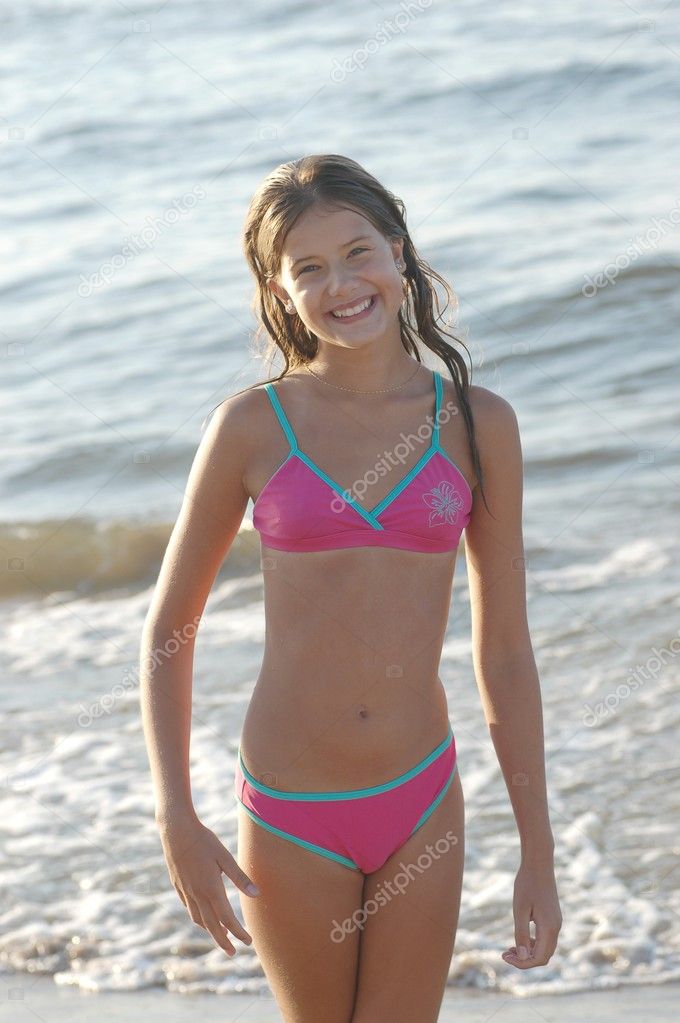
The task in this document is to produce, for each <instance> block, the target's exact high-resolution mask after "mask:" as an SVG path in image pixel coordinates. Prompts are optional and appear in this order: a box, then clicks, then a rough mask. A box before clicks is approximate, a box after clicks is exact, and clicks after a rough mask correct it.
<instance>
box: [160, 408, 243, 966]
mask: <svg viewBox="0 0 680 1023" xmlns="http://www.w3.org/2000/svg"><path fill="white" fill-rule="evenodd" d="M249 397H250V396H249V394H248V393H247V392H246V393H245V394H244V395H243V396H241V395H237V396H235V397H233V398H231V399H229V400H227V401H226V402H224V403H223V405H221V406H220V407H219V409H218V410H217V412H216V413H215V415H214V416H213V418H212V419H211V421H210V423H209V425H208V427H207V428H206V431H205V433H204V435H203V437H202V439H201V442H200V445H199V448H198V451H197V453H196V456H195V458H194V462H193V465H192V467H191V472H190V474H189V479H188V483H187V487H186V491H185V494H184V500H183V502H182V507H181V510H180V513H179V517H178V519H177V522H176V523H175V526H174V529H173V531H172V534H171V536H170V540H169V542H168V546H167V549H166V551H165V555H164V558H163V562H162V564H161V569H160V574H159V577H158V582H157V584H156V588H155V590H154V594H153V599H152V602H151V605H150V608H149V611H148V613H147V617H146V621H145V623H144V629H143V633H142V641H141V650H140V700H141V711H142V723H143V729H144V737H145V741H146V747H147V753H148V756H149V764H150V768H151V775H152V781H153V788H154V796H155V816H156V823H157V825H158V827H159V830H160V833H161V838H162V841H163V846H164V852H165V855H166V860H167V862H168V866H169V869H170V875H171V878H172V881H173V884H174V886H175V888H176V890H177V892H178V894H179V896H180V898H181V899H182V902H184V904H185V905H187V908H188V909H189V910H190V915H191V917H192V919H193V920H194V922H195V923H198V924H200V925H204V926H206V929H208V930H210V932H211V934H213V936H214V937H215V940H216V941H217V942H218V944H220V945H221V946H222V947H223V948H224V949H225V951H227V952H228V951H229V950H230V949H232V950H233V947H232V946H231V945H230V944H229V942H228V941H226V939H225V937H224V935H223V933H222V931H221V929H220V925H219V920H221V921H222V922H223V923H224V924H225V925H228V926H229V927H230V928H231V929H232V930H233V931H234V933H235V934H237V935H238V936H239V937H240V938H241V939H242V940H246V941H248V942H249V935H248V934H247V932H246V931H245V930H244V929H243V928H242V927H241V925H240V923H239V922H238V920H237V919H236V917H235V916H234V914H233V910H231V907H230V906H229V902H228V900H227V898H226V894H225V891H224V887H223V885H222V883H221V875H220V873H219V872H218V871H217V869H216V867H215V864H216V863H217V864H218V866H219V867H220V868H221V870H224V872H225V873H227V875H228V876H229V877H230V878H231V879H232V880H233V882H234V884H236V885H237V887H238V888H240V889H241V890H243V891H245V890H246V886H247V885H248V884H249V882H250V879H249V878H248V877H247V875H246V874H245V873H244V872H243V871H242V870H241V869H240V868H239V867H238V864H237V863H236V861H235V860H234V858H233V856H231V854H230V853H229V851H228V850H227V849H225V847H224V846H222V844H221V843H220V841H219V839H218V838H217V836H215V835H213V834H212V832H209V831H208V829H207V828H204V827H203V825H201V823H200V821H199V820H198V817H197V815H196V812H195V809H194V806H193V803H192V798H191V784H190V778H189V746H190V733H191V696H192V669H193V656H194V636H195V632H196V629H197V627H198V624H199V621H200V618H201V615H202V613H203V609H204V607H205V603H206V600H207V598H208V595H209V593H210V590H211V588H212V585H213V582H214V580H215V577H216V575H217V572H218V570H219V568H220V565H221V563H222V561H223V559H224V557H225V555H226V553H227V551H228V550H229V548H230V547H231V544H232V542H233V540H234V537H235V536H236V534H237V532H238V530H239V526H240V524H241V522H242V520H243V515H244V512H245V509H246V505H247V502H248V496H249V495H248V493H247V492H246V489H245V487H244V484H243V476H244V471H245V467H246V464H247V460H248V453H249V446H248V437H249V436H250V435H251V434H252V428H250V427H249V423H248V417H247V414H246V409H247V408H249V407H250V406H249V403H248V400H249ZM189 848H190V849H191V853H190V855H189V853H188V851H187V850H188V849H189ZM201 877H203V878H205V881H204V880H201ZM216 879H217V880H219V881H220V883H219V887H218V885H217V884H216ZM220 892H221V894H220ZM187 896H188V897H187ZM195 907H198V912H197V911H196V908H195Z"/></svg>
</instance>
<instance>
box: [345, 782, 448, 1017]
mask: <svg viewBox="0 0 680 1023" xmlns="http://www.w3.org/2000/svg"><path fill="white" fill-rule="evenodd" d="M464 830H465V807H464V799H463V789H462V785H461V782H460V778H459V775H458V771H456V773H455V775H454V777H453V781H452V782H451V785H450V787H449V790H448V792H447V793H446V795H445V796H444V798H443V799H442V801H441V803H440V804H439V806H438V807H437V808H436V810H434V812H433V813H432V814H431V815H430V817H429V818H428V819H427V820H426V821H425V823H424V824H423V825H422V827H420V828H419V829H418V831H416V832H415V834H413V835H411V837H410V838H409V839H408V840H407V841H406V842H405V843H404V845H402V846H401V847H400V848H399V849H397V851H396V852H395V853H393V854H392V856H391V857H390V858H389V860H387V862H386V863H385V864H384V865H383V866H382V867H381V868H380V870H378V871H375V872H374V873H373V874H369V875H368V876H367V877H366V882H365V885H364V893H363V907H364V914H365V923H364V924H363V929H362V938H361V945H360V950H359V971H358V978H357V993H356V1003H355V1010H354V1015H353V1016H352V1023H375V1020H378V1019H389V1020H390V1023H413V1021H414V1020H418V1023H435V1021H436V1020H437V1018H438V1016H439V1010H440V1008H441V1003H442V998H443V995H444V989H445V987H446V980H447V977H448V974H449V969H450V966H451V956H452V954H453V946H454V941H455V936H456V929H457V927H458V913H459V909H460V895H461V887H462V881H463V864H464V856H465V840H464Z"/></svg>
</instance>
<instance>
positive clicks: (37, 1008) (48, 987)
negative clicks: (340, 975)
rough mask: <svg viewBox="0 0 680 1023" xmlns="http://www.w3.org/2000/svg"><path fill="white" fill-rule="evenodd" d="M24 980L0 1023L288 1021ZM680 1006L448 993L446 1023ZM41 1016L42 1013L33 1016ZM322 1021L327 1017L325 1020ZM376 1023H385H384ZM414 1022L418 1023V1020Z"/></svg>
mask: <svg viewBox="0 0 680 1023" xmlns="http://www.w3.org/2000/svg"><path fill="white" fill-rule="evenodd" d="M19 979H20V978H17V982H16V988H15V989H14V990H17V991H18V990H23V992H24V996H23V998H20V997H15V998H14V999H13V998H12V997H11V995H10V996H9V998H8V993H9V992H10V991H11V990H12V987H11V985H10V983H9V982H8V979H7V978H4V980H5V983H4V984H3V987H4V989H5V994H4V998H3V999H2V1007H1V1008H0V1020H8V1021H10V1020H11V1021H12V1023H23V1020H24V1019H25V1020H26V1021H27V1023H28V1020H30V1019H35V1017H36V1015H37V1018H38V1019H41V1020H45V1021H46V1023H95V1021H96V1023H121V1021H123V1020H130V1019H143V1020H144V1023H195V1021H196V1020H197V1019H200V1020H201V1023H281V1019H282V1017H281V1014H280V1013H279V1012H278V1010H277V1008H276V1005H275V1003H274V1000H273V999H272V998H271V997H270V996H268V995H264V994H261V995H255V996H250V995H226V996H220V995H173V994H170V993H168V992H165V991H157V990H150V991H136V992H134V993H133V994H116V993H111V992H106V993H104V994H100V995H92V994H88V993H87V992H85V991H74V990H70V989H68V988H64V987H60V986H57V985H55V984H54V983H53V981H51V980H48V979H46V978H37V979H33V980H29V981H28V982H27V983H25V984H24V986H23V987H22V985H21V984H19ZM678 1004H680V983H670V984H662V985H655V986H650V987H634V988H633V987H620V988H617V989H615V990H612V991H586V992H581V993H578V994H572V995H557V996H553V995H546V996H541V995H537V996H535V997H531V998H515V997H508V996H507V995H503V994H499V993H498V992H486V991H472V992H470V991H457V992H455V993H454V992H451V993H449V992H447V994H446V996H445V999H444V1004H443V1005H442V1009H441V1012H440V1014H439V1020H438V1023H487V1021H489V1020H493V1023H527V1021H533V1023H541V1020H543V1021H545V1023H584V1021H587V1023H625V1021H627V1020H630V1021H631V1023H632V1021H635V1023H640V1021H641V1020H642V1021H644V1023H647V1021H649V1023H651V1021H653V1023H675V1021H676V1020H677V1018H678ZM32 1014H35V1015H32ZM319 1023H323V1019H322V1018H321V1017H320V1018H319ZM376 1023H382V1021H378V1020H376ZM413 1023H418V1021H417V1020H413Z"/></svg>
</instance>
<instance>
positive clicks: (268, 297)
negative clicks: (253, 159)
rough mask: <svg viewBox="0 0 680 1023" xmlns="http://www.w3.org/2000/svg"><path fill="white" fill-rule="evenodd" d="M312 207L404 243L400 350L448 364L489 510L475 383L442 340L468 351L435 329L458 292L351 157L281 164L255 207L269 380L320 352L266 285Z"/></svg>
mask: <svg viewBox="0 0 680 1023" xmlns="http://www.w3.org/2000/svg"><path fill="white" fill-rule="evenodd" d="M314 205H319V206H322V207H324V208H326V209H333V208H334V209H338V208H341V209H343V208H344V209H347V208H349V209H353V210H354V211H356V212H358V213H360V214H361V215H362V216H364V217H365V218H366V219H367V220H368V221H370V222H371V224H373V226H374V227H375V229H376V230H377V231H380V233H381V234H382V235H383V236H384V237H385V238H386V239H393V238H403V240H404V244H403V259H404V262H405V263H406V270H405V272H404V288H405V296H406V299H407V301H405V302H404V303H403V305H402V306H401V309H400V311H399V314H398V317H399V327H400V333H401V343H402V344H403V346H404V348H405V349H406V351H407V352H408V353H409V354H410V355H412V356H413V358H414V359H415V360H416V361H417V362H421V361H422V360H421V356H420V350H419V345H421V344H422V345H423V346H424V347H425V348H429V349H430V351H432V352H435V353H436V354H437V355H438V356H439V357H440V359H442V361H443V362H444V363H445V364H446V366H447V368H448V370H449V372H450V374H451V378H452V380H453V382H454V385H455V388H456V393H457V397H458V401H459V404H460V409H461V411H462V414H463V419H464V421H465V427H466V431H467V436H468V441H469V444H470V453H471V457H472V463H473V466H474V471H475V476H476V478H477V480H478V482H479V484H480V489H481V493H482V497H483V498H484V503H485V504H486V497H485V496H484V487H483V479H482V476H483V474H482V468H481V464H480V458H479V451H478V449H477V443H476V440H475V429H474V423H473V420H472V412H471V409H470V402H469V399H468V390H469V386H470V375H469V374H468V370H467V366H466V364H465V360H464V359H463V356H462V355H461V354H460V352H459V351H457V350H456V348H454V347H453V345H451V344H449V342H448V341H447V340H446V339H445V336H444V335H446V336H447V337H450V338H453V340H454V341H455V342H456V344H457V345H460V346H461V347H462V348H463V349H465V351H466V353H467V354H468V356H469V351H468V349H467V347H466V345H465V344H464V343H463V341H461V340H460V339H459V338H457V337H456V336H455V335H454V334H452V333H451V332H450V331H448V330H445V329H443V328H442V327H440V326H437V321H439V320H440V319H441V317H442V314H443V313H444V312H445V311H446V309H447V308H448V306H449V303H451V304H452V305H454V306H455V300H454V295H453V291H452V289H451V288H450V287H449V285H448V284H447V282H446V281H445V280H444V278H443V277H440V275H439V274H438V273H436V271H434V270H433V269H432V267H430V266H429V265H428V264H427V263H426V262H425V260H423V259H421V257H420V256H419V255H418V253H417V252H416V249H415V246H414V244H413V242H412V240H411V237H410V235H409V232H408V228H407V226H406V210H405V207H404V204H403V202H402V201H401V199H399V198H397V196H395V195H393V194H392V192H390V191H388V189H386V188H385V187H384V186H383V185H381V184H380V182H379V181H378V180H377V179H376V178H374V177H373V176H372V175H371V174H369V173H368V171H366V170H364V168H363V167H362V166H361V165H360V164H358V163H356V162H355V161H354V160H351V159H350V158H349V157H346V156H339V155H337V154H334V153H331V154H325V153H324V154H320V155H319V154H317V155H312V156H303V157H301V158H300V159H298V160H291V161H289V162H287V163H282V164H280V165H279V166H278V167H276V168H275V169H274V170H273V171H272V172H271V173H270V174H268V175H267V177H266V178H265V179H264V181H263V182H262V183H261V185H260V186H259V188H258V189H257V191H256V192H255V194H254V196H253V198H252V200H251V202H250V206H249V208H248V213H247V216H246V220H245V224H244V229H243V236H242V243H243V250H244V253H245V256H246V259H247V260H248V265H249V266H250V269H251V270H252V272H253V276H254V277H255V294H254V297H253V305H252V308H253V312H254V313H255V317H256V319H257V323H258V327H257V331H256V334H255V338H254V340H255V342H257V341H258V339H259V338H260V337H262V336H264V338H265V352H264V355H265V358H267V359H268V361H269V362H270V364H271V361H272V359H273V357H274V356H275V354H276V351H277V349H278V351H280V352H281V354H282V355H283V361H284V370H283V372H282V373H281V374H280V375H279V376H278V377H272V378H271V379H272V380H281V379H283V377H285V376H286V374H287V373H288V371H289V370H291V369H295V368H297V367H298V366H300V365H304V364H305V363H308V362H310V361H311V360H312V359H313V358H314V356H315V355H316V353H317V350H318V345H319V339H318V337H317V336H316V335H315V334H313V333H312V332H311V331H309V330H308V329H307V327H306V326H305V325H304V323H303V322H302V320H301V319H300V317H299V316H298V315H297V313H295V312H293V313H287V312H286V311H285V309H284V306H283V303H282V302H280V300H279V299H278V298H277V297H276V296H275V295H274V293H273V291H272V290H271V288H270V287H268V285H267V281H268V280H271V279H273V278H276V277H277V276H278V274H279V272H280V267H281V256H282V252H283V246H284V244H285V239H286V235H287V234H288V232H289V231H290V230H291V228H292V227H293V225H294V224H295V223H296V221H297V220H298V218H299V217H300V216H301V215H302V214H303V213H304V212H305V211H306V210H307V209H309V208H310V207H311V206H314ZM434 281H438V282H439V284H441V285H442V286H443V288H444V292H445V295H446V301H445V303H444V305H443V307H442V306H441V305H440V302H439V296H438V294H437V292H436V290H435V287H434ZM435 308H436V315H435V312H434V309H435ZM471 371H472V370H470V374H471ZM266 382H267V381H260V382H258V383H257V384H255V385H253V386H255V387H259V386H262V385H263V384H264V383H266ZM246 390H249V388H246ZM239 393H242V392H239ZM213 411H214V410H213ZM487 508H488V505H487Z"/></svg>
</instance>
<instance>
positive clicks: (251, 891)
mask: <svg viewBox="0 0 680 1023" xmlns="http://www.w3.org/2000/svg"><path fill="white" fill-rule="evenodd" d="M246 892H247V893H248V895H259V894H260V889H259V888H258V887H257V885H256V884H249V885H246Z"/></svg>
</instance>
